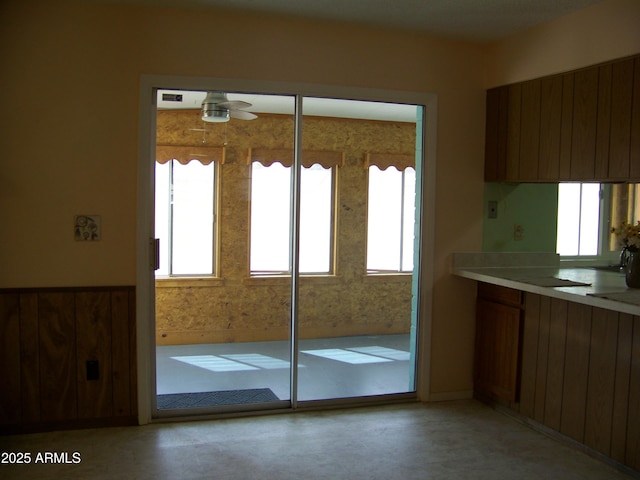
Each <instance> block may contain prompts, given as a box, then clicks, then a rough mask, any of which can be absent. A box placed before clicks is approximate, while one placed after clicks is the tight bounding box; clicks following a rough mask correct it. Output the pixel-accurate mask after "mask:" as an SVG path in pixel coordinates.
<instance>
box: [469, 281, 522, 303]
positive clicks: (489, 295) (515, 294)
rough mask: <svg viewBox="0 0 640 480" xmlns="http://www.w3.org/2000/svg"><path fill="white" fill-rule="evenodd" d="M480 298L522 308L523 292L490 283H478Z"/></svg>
mask: <svg viewBox="0 0 640 480" xmlns="http://www.w3.org/2000/svg"><path fill="white" fill-rule="evenodd" d="M478 298H483V299H485V300H491V301H493V302H498V303H503V304H505V305H513V306H517V307H521V306H522V292H521V291H520V290H516V289H513V288H508V287H502V286H500V285H492V284H490V283H482V282H480V283H478Z"/></svg>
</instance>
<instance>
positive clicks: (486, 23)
mask: <svg viewBox="0 0 640 480" xmlns="http://www.w3.org/2000/svg"><path fill="white" fill-rule="evenodd" d="M86 1H102V2H112V3H130V4H138V5H148V6H167V7H181V8H205V9H206V8H214V7H225V8H233V9H239V10H243V11H248V12H254V13H265V14H279V15H294V16H301V17H308V18H316V19H325V20H335V21H345V22H355V23H361V24H367V25H375V26H382V27H389V28H394V29H403V30H414V31H420V32H425V33H430V34H434V35H439V36H445V37H450V38H458V39H464V40H471V41H479V42H487V41H491V40H496V39H500V38H504V37H506V36H508V35H511V34H514V33H516V32H519V31H523V30H526V29H528V28H530V27H533V26H535V25H538V24H541V23H544V22H547V21H549V20H552V19H554V18H557V17H561V16H564V15H567V14H569V13H571V12H573V11H576V10H579V9H581V8H584V7H587V6H589V5H593V4H595V3H598V2H600V1H601V0H86Z"/></svg>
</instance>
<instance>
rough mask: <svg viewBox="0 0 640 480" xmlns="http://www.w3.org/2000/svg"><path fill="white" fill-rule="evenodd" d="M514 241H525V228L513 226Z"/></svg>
mask: <svg viewBox="0 0 640 480" xmlns="http://www.w3.org/2000/svg"><path fill="white" fill-rule="evenodd" d="M513 239H514V240H515V241H516V242H519V241H521V240H524V227H523V226H522V225H514V226H513Z"/></svg>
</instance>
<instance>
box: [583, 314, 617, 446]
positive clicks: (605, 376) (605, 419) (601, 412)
mask: <svg viewBox="0 0 640 480" xmlns="http://www.w3.org/2000/svg"><path fill="white" fill-rule="evenodd" d="M590 343H591V347H590V352H589V370H588V371H589V380H588V390H587V396H586V398H587V408H586V414H585V426H584V430H585V432H584V443H585V445H587V446H589V447H591V448H593V449H595V450H597V451H599V452H602V453H604V454H606V455H610V453H611V422H612V419H613V401H614V388H615V373H616V351H617V347H618V313H617V312H613V311H611V310H603V309H599V308H594V309H593V315H592V318H591V340H590Z"/></svg>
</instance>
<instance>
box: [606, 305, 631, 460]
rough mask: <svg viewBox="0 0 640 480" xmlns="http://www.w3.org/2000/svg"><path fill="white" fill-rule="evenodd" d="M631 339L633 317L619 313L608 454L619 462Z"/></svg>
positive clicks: (624, 440)
mask: <svg viewBox="0 0 640 480" xmlns="http://www.w3.org/2000/svg"><path fill="white" fill-rule="evenodd" d="M632 341H633V317H632V316H631V315H627V314H620V316H619V319H618V346H617V347H618V348H617V352H616V356H615V361H616V373H615V386H614V393H613V417H612V419H611V452H610V456H611V458H613V459H614V460H617V461H618V462H621V463H624V461H625V455H626V448H627V416H628V410H629V379H630V372H631V347H632Z"/></svg>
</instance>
